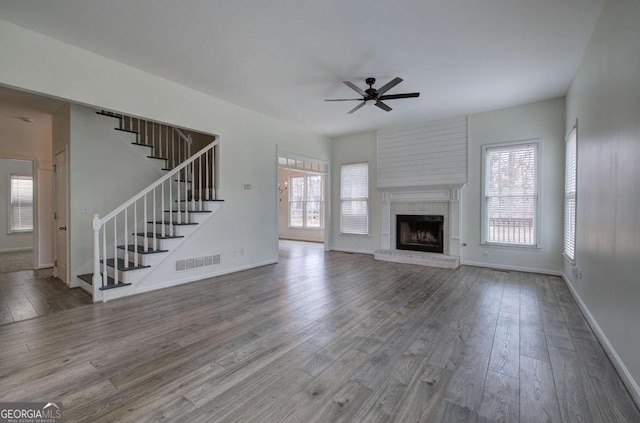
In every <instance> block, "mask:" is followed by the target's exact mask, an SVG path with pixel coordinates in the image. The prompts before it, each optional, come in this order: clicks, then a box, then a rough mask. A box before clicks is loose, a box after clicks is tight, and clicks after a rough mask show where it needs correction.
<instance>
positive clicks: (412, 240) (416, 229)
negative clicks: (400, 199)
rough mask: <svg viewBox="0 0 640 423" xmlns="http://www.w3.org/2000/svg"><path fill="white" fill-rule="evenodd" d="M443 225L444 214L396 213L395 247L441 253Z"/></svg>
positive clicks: (442, 248)
mask: <svg viewBox="0 0 640 423" xmlns="http://www.w3.org/2000/svg"><path fill="white" fill-rule="evenodd" d="M443 225H444V216H433V215H407V214H399V215H396V249H398V250H414V251H425V252H429V253H440V254H442V253H443V251H444V233H443V232H444V230H443Z"/></svg>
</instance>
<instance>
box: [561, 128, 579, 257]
mask: <svg viewBox="0 0 640 423" xmlns="http://www.w3.org/2000/svg"><path fill="white" fill-rule="evenodd" d="M565 160H566V165H565V177H564V255H565V256H566V257H567V258H568V259H569V260H571V261H572V262H573V261H574V260H575V248H576V188H577V180H576V177H577V175H576V171H577V127H575V126H574V127H573V129H572V130H571V133H570V134H569V136H568V137H567V145H566V156H565Z"/></svg>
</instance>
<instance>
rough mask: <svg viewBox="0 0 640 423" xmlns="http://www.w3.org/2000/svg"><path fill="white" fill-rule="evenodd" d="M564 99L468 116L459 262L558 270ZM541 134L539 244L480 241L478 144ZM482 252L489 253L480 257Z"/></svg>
mask: <svg viewBox="0 0 640 423" xmlns="http://www.w3.org/2000/svg"><path fill="white" fill-rule="evenodd" d="M564 109H565V101H564V98H560V99H556V100H549V101H542V102H539V103H533V104H526V105H523V106H516V107H510V108H507V109H502V110H495V111H491V112H485V113H477V114H475V115H471V116H469V120H468V122H469V144H468V155H469V160H468V163H469V183H468V184H467V185H466V186H465V187H464V188H463V189H462V199H461V209H462V213H461V219H462V228H461V235H462V243H463V244H464V243H466V244H467V246H466V247H462V251H461V263H462V264H475V265H480V266H494V267H502V268H508V269H514V270H524V271H535V272H541V273H550V274H556V275H559V274H560V273H561V271H562V242H563V241H562V221H563V216H564V214H563V213H564V212H563V210H564V121H565V110H564ZM531 139H541V143H540V157H539V160H540V164H541V167H540V172H541V174H540V187H539V188H538V201H539V203H540V206H541V207H540V216H539V221H538V224H539V225H540V228H541V232H540V234H541V240H540V248H517V247H511V248H510V247H502V246H500V247H495V246H491V247H490V246H484V245H482V244H480V240H481V236H480V235H481V228H482V213H481V210H482V146H483V145H487V144H496V143H502V142H509V141H521V140H531ZM484 252H487V253H488V254H489V258H488V259H485V258H483V253H484Z"/></svg>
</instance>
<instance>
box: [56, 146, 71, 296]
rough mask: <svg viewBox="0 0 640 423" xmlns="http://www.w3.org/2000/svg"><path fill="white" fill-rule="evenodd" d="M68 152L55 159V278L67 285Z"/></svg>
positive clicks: (57, 155) (61, 153)
mask: <svg viewBox="0 0 640 423" xmlns="http://www.w3.org/2000/svg"><path fill="white" fill-rule="evenodd" d="M66 154H67V151H66V150H63V151H61V152H59V153H58V154H56V158H55V165H56V167H55V170H56V176H55V216H56V223H55V233H56V236H55V242H56V246H55V254H56V261H55V276H56V277H57V278H58V279H60V280H61V281H62V282H64V283H65V284H67V285H68V284H69V282H68V278H67V259H68V258H67V155H66Z"/></svg>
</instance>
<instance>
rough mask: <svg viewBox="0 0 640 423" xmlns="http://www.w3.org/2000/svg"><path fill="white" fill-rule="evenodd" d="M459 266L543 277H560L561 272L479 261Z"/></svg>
mask: <svg viewBox="0 0 640 423" xmlns="http://www.w3.org/2000/svg"><path fill="white" fill-rule="evenodd" d="M460 265H461V266H474V267H486V268H489V269H500V270H513V271H516V272H527V273H540V274H543V275H551V276H562V272H560V271H558V270H547V269H536V268H533V267H521V266H507V265H503V264H493V263H483V262H480V261H466V260H460Z"/></svg>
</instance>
